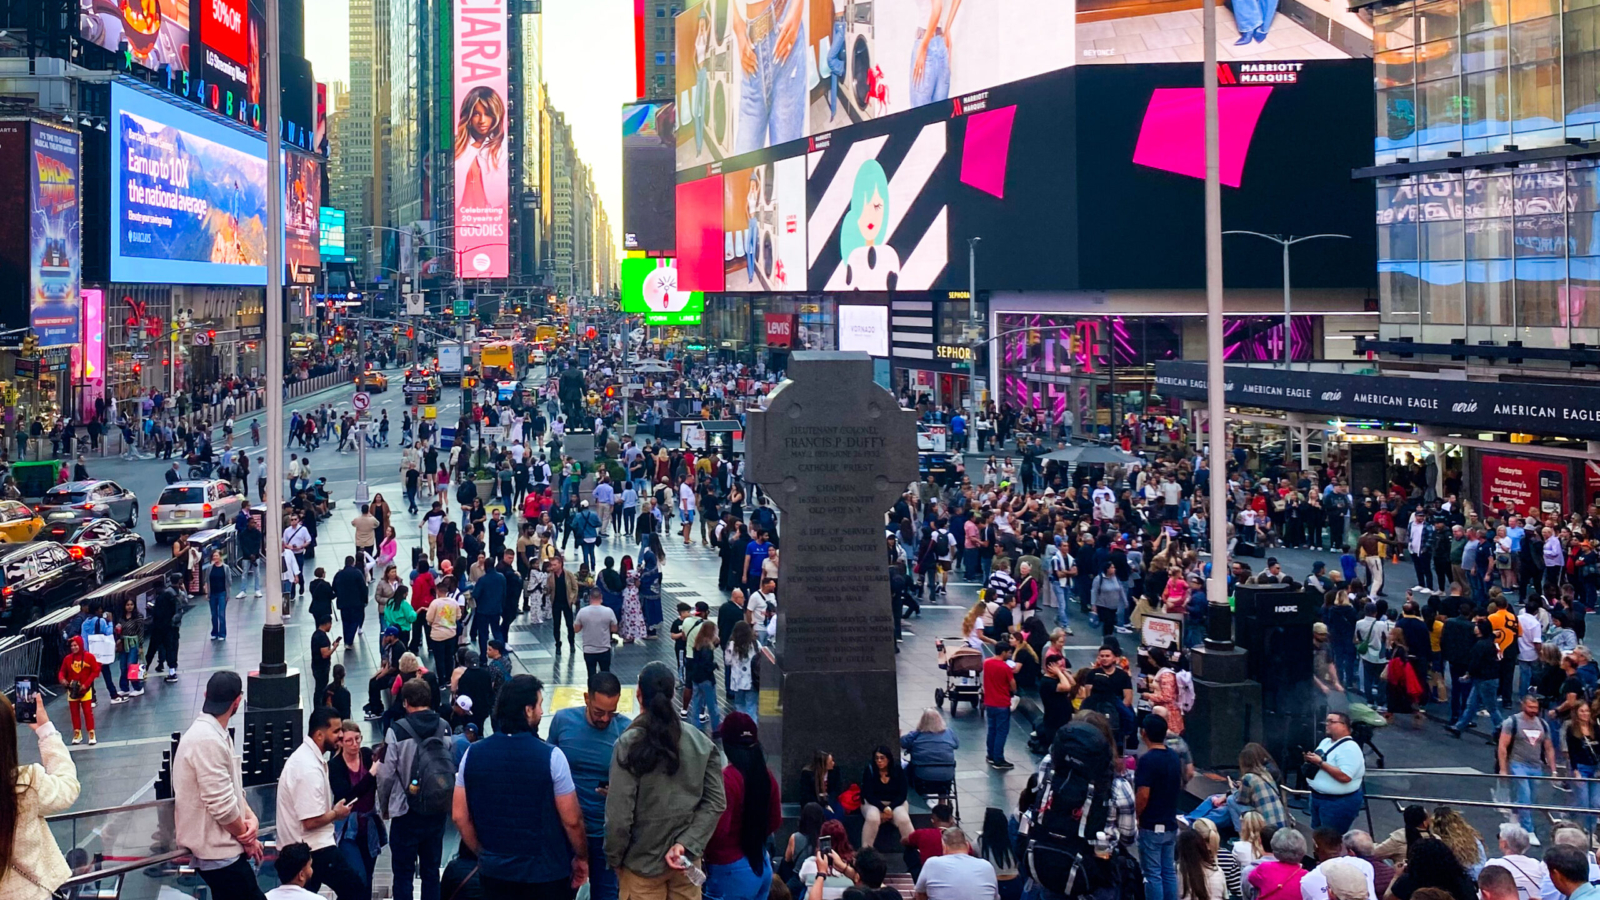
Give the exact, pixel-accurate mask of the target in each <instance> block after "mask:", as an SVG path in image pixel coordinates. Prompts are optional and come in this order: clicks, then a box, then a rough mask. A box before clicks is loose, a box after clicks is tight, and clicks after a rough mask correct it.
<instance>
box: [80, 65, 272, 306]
mask: <svg viewBox="0 0 1600 900" xmlns="http://www.w3.org/2000/svg"><path fill="white" fill-rule="evenodd" d="M111 158H112V167H111V170H112V189H111V228H112V231H113V233H114V234H113V238H112V242H111V278H112V280H113V281H126V282H133V283H153V284H236V285H263V284H266V281H267V278H266V262H267V162H266V144H265V142H264V141H263V140H262V139H261V138H259V137H254V136H252V135H249V134H246V133H244V132H242V131H239V130H237V129H235V128H232V127H229V126H227V125H223V124H221V123H218V122H214V121H212V120H210V119H207V118H205V117H203V116H199V115H196V114H194V113H191V112H186V111H184V110H183V109H180V108H179V107H177V106H174V105H172V104H170V103H165V102H162V101H161V100H158V99H156V98H154V97H152V96H150V95H148V94H145V93H143V92H142V91H139V90H136V89H134V88H131V87H128V86H126V85H123V84H120V83H113V84H112V85H111Z"/></svg>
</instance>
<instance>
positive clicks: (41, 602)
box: [0, 542, 95, 634]
mask: <svg viewBox="0 0 1600 900" xmlns="http://www.w3.org/2000/svg"><path fill="white" fill-rule="evenodd" d="M94 587H95V580H94V569H93V565H92V563H91V564H90V565H85V564H84V561H82V560H77V559H73V558H72V554H70V553H68V552H67V548H65V547H63V546H61V545H60V544H53V543H48V542H40V543H33V544H14V545H10V546H6V547H0V631H4V632H5V633H7V634H16V633H17V632H18V631H20V630H21V629H22V628H24V627H26V626H27V625H28V624H29V623H31V622H32V621H33V620H34V619H35V618H37V617H38V616H39V614H40V613H44V612H48V611H50V610H52V609H54V608H56V607H59V606H64V605H66V604H67V603H68V602H70V601H72V600H73V599H75V598H77V597H80V596H82V595H84V594H86V593H88V592H89V591H91V590H94Z"/></svg>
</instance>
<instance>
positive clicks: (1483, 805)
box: [1278, 770, 1600, 838]
mask: <svg viewBox="0 0 1600 900" xmlns="http://www.w3.org/2000/svg"><path fill="white" fill-rule="evenodd" d="M1385 771H1387V770H1385ZM1403 771H1404V770H1402V772H1403ZM1373 774H1376V773H1375V772H1368V773H1367V775H1368V776H1369V777H1370V776H1372V775H1373ZM1412 774H1422V775H1437V774H1439V773H1437V772H1416V773H1412ZM1449 777H1451V778H1461V777H1477V778H1493V779H1497V780H1504V781H1511V780H1515V779H1519V778H1527V779H1528V780H1545V781H1569V780H1571V779H1568V778H1562V777H1560V776H1549V775H1543V776H1540V775H1526V776H1524V775H1493V774H1489V773H1485V772H1461V773H1451V774H1450V776H1449ZM1278 792H1279V796H1280V797H1281V798H1282V799H1283V805H1284V807H1285V808H1286V809H1292V810H1302V809H1309V808H1310V803H1311V793H1312V792H1311V791H1310V790H1308V789H1298V788H1291V787H1288V786H1287V785H1281V784H1280V785H1278ZM1296 798H1303V799H1304V800H1305V806H1296V805H1294V804H1292V803H1291V802H1290V801H1291V800H1292V799H1296ZM1374 800H1376V801H1379V802H1389V803H1393V804H1394V805H1395V809H1396V810H1397V811H1401V810H1403V809H1404V808H1405V807H1406V806H1412V805H1415V806H1427V807H1439V806H1448V807H1451V808H1452V809H1457V810H1460V809H1484V810H1494V811H1497V812H1502V813H1514V812H1519V811H1522V810H1527V811H1528V812H1535V813H1549V814H1550V815H1551V817H1552V818H1561V819H1565V820H1568V821H1572V822H1577V823H1579V827H1582V820H1583V819H1584V818H1586V817H1589V816H1594V817H1600V809H1591V808H1589V807H1583V806H1553V805H1549V804H1541V803H1518V802H1507V801H1503V800H1501V801H1497V800H1492V799H1491V800H1464V799H1461V798H1459V797H1413V796H1404V795H1398V794H1372V793H1367V791H1366V789H1365V786H1364V785H1363V789H1362V795H1361V811H1362V813H1363V814H1364V815H1365V816H1366V817H1367V833H1368V834H1372V835H1376V834H1377V832H1376V831H1374V830H1373V824H1372V802H1373V801H1374ZM1590 831H1591V834H1590V837H1591V838H1593V837H1594V833H1593V832H1594V829H1590Z"/></svg>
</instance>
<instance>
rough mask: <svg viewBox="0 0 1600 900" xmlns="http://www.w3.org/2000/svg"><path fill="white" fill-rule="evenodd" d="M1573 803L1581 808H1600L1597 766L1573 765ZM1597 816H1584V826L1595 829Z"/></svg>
mask: <svg viewBox="0 0 1600 900" xmlns="http://www.w3.org/2000/svg"><path fill="white" fill-rule="evenodd" d="M1572 770H1573V773H1574V774H1575V775H1576V776H1577V777H1575V778H1573V779H1572V805H1573V806H1575V807H1577V808H1579V809H1600V781H1596V780H1595V777H1596V776H1597V775H1600V771H1597V770H1596V767H1595V766H1573V767H1572ZM1594 824H1595V817H1594V816H1584V817H1583V827H1585V828H1587V829H1589V830H1590V831H1593V830H1594Z"/></svg>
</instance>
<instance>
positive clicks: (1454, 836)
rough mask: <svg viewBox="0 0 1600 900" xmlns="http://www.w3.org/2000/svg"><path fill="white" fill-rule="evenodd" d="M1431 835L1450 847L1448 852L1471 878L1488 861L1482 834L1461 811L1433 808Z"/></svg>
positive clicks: (1476, 874)
mask: <svg viewBox="0 0 1600 900" xmlns="http://www.w3.org/2000/svg"><path fill="white" fill-rule="evenodd" d="M1433 836H1434V837H1436V838H1438V839H1439V840H1440V841H1441V842H1442V843H1443V844H1444V845H1445V846H1446V847H1449V848H1450V852H1451V853H1453V854H1455V857H1456V862H1459V863H1461V868H1463V869H1465V870H1466V872H1467V874H1468V875H1469V876H1471V877H1473V878H1477V877H1478V872H1479V871H1480V870H1482V869H1483V864H1484V863H1486V862H1488V861H1489V856H1488V854H1486V853H1485V852H1484V850H1483V835H1481V834H1479V833H1478V829H1476V828H1473V827H1472V824H1471V823H1470V822H1468V821H1467V820H1466V818H1465V817H1463V816H1462V815H1461V813H1458V812H1456V811H1455V810H1454V809H1451V808H1450V807H1448V806H1439V807H1435V808H1434V810H1433ZM1435 887H1444V885H1435Z"/></svg>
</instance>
